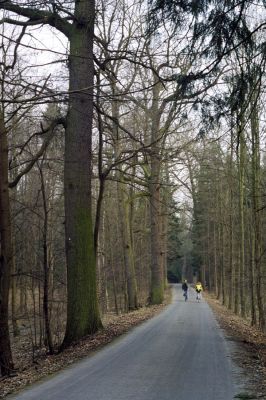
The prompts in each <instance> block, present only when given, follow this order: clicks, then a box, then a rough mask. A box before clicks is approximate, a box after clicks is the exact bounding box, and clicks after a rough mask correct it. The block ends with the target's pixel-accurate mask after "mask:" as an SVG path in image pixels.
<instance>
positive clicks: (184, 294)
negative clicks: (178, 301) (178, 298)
mask: <svg viewBox="0 0 266 400" xmlns="http://www.w3.org/2000/svg"><path fill="white" fill-rule="evenodd" d="M183 296H184V297H185V301H187V290H184V293H183Z"/></svg>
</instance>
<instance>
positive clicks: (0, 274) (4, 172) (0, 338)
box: [0, 109, 13, 376]
mask: <svg viewBox="0 0 266 400" xmlns="http://www.w3.org/2000/svg"><path fill="white" fill-rule="evenodd" d="M12 260H13V251H12V232H11V215H10V200H9V189H8V144H7V131H6V128H5V123H4V115H3V112H2V110H1V109H0V368H1V374H2V375H3V376H5V375H10V373H11V372H12V369H13V360H12V353H11V346H10V337H9V329H8V297H9V296H8V295H9V284H10V273H11V270H12V262H13V261H12Z"/></svg>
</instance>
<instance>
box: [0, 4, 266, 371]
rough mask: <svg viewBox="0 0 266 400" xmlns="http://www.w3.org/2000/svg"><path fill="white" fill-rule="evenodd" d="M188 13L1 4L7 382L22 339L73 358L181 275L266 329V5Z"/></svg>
mask: <svg viewBox="0 0 266 400" xmlns="http://www.w3.org/2000/svg"><path fill="white" fill-rule="evenodd" d="M179 3H180V4H178V5H175V6H174V8H173V2H167V1H166V2H163V3H161V2H156V1H154V2H151V4H146V2H143V1H137V0H132V1H128V0H114V1H110V2H109V3H108V4H106V2H103V1H100V0H99V1H97V2H96V4H95V3H94V1H87V2H85V1H84V2H80V1H69V2H65V3H64V4H62V2H60V1H38V2H37V1H24V2H21V3H18V2H15V1H8V0H0V9H1V10H2V11H3V17H2V19H1V27H2V30H1V51H2V54H3V57H2V61H1V63H0V68H1V105H0V239H1V245H0V250H1V254H0V366H1V373H2V375H3V376H4V375H10V374H11V373H12V371H13V368H14V365H13V359H12V351H11V348H12V346H11V344H10V334H9V332H10V331H11V332H12V335H11V337H15V336H19V335H25V334H26V335H28V336H29V338H30V340H31V343H32V354H33V358H34V357H35V353H36V350H37V349H39V348H43V347H44V346H45V347H46V348H47V349H48V351H49V352H50V353H53V352H54V351H55V349H58V348H59V349H61V350H63V349H64V348H65V347H66V346H69V345H70V344H71V343H73V342H74V341H76V340H78V339H80V338H81V337H83V336H85V335H88V334H91V333H94V332H95V331H97V330H98V329H99V328H100V327H101V326H102V322H101V319H102V316H103V315H104V314H105V313H106V312H110V311H112V312H113V311H115V312H116V313H121V312H127V311H129V310H132V309H136V308H138V307H141V306H143V305H145V304H147V303H153V304H157V303H161V302H162V300H163V295H164V289H165V285H166V278H167V269H171V270H172V271H173V272H174V273H176V274H177V275H179V276H180V277H181V275H182V274H183V276H185V275H186V276H189V275H190V276H191V278H192V277H193V273H194V274H195V273H197V274H198V275H201V279H202V280H203V281H204V282H206V285H208V287H209V288H210V289H211V290H214V291H216V294H217V296H219V297H220V298H221V299H222V300H223V302H224V303H225V304H226V305H228V306H229V307H231V308H233V309H234V311H235V312H236V313H241V314H242V315H243V316H247V317H249V316H251V319H252V323H253V324H256V325H258V326H260V328H261V329H265V319H264V312H265V309H264V306H263V302H264V301H265V298H264V297H263V296H265V295H264V293H265V255H264V253H265V249H264V243H265V240H264V236H265V223H263V217H264V215H265V212H264V206H263V199H264V197H263V196H264V193H263V182H264V180H265V179H264V178H265V177H264V175H265V167H264V164H263V160H262V159H261V154H263V152H262V151H263V146H264V142H263V139H264V137H263V132H264V125H263V121H262V120H261V116H262V113H263V101H264V93H263V90H262V89H263V82H264V78H265V76H264V62H265V43H263V37H262V36H261V30H262V29H263V27H264V25H265V24H264V22H263V21H260V20H259V19H256V18H255V19H254V18H251V17H252V16H254V15H256V14H254V13H256V12H257V11H258V10H260V11H261V12H260V15H264V14H263V13H264V5H263V2H262V3H258V4H257V5H256V7H255V6H254V5H252V2H249V1H242V2H234V1H230V2H219V4H217V2H216V1H213V2H212V1H210V2H204V1H199V2H197V4H195V2H190V1H181V2H179ZM207 3H208V4H207ZM229 3H230V4H229ZM148 6H149V7H148ZM208 6H209V7H210V8H209V7H208ZM147 16H148V18H147ZM222 22H223V24H221V23H222ZM47 27H50V29H51V32H50V33H49V35H51V37H52V36H54V37H59V38H60V40H61V42H62V46H64V47H65V48H64V50H63V51H61V52H60V51H58V49H56V48H55V49H54V51H53V50H51V49H47V48H45V46H42V45H40V43H39V42H38V41H37V34H38V33H40V34H41V33H42V31H43V30H45V31H46V32H48V28H47ZM222 28H223V29H222ZM155 31H156V32H157V33H156V34H155V33H154V32H155ZM36 32H37V34H36ZM254 38H255V39H254ZM47 50H48V51H49V54H50V53H51V54H53V55H52V56H50V59H49V61H47V62H42V61H39V59H38V58H39V57H41V56H42V54H43V53H44V52H47V53H48V51H47ZM33 52H34V54H37V61H36V62H33V61H32V60H31V59H29V57H27V53H29V56H30V55H32V56H33ZM40 60H41V58H40ZM42 60H43V58H42ZM49 62H50V65H49ZM44 64H46V65H44ZM57 64H59V65H60V68H61V69H60V72H59V73H58V70H56V67H55V65H57ZM35 71H38V76H36V75H37V74H36V73H35ZM47 71H48V72H47ZM58 75H59V76H58ZM35 76H36V78H35ZM58 79H60V82H59V81H58ZM218 88H219V90H218ZM181 189H182V190H183V191H184V194H183V196H182V197H181V200H178V201H177V196H176V193H177V192H178V193H180V190H181ZM187 197H189V198H190V200H188V201H185V200H184V199H186V198H187ZM9 317H10V318H9Z"/></svg>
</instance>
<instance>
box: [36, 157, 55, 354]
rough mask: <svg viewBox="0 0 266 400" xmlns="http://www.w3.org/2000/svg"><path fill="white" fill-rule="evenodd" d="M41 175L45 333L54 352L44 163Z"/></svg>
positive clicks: (49, 346) (49, 347)
mask: <svg viewBox="0 0 266 400" xmlns="http://www.w3.org/2000/svg"><path fill="white" fill-rule="evenodd" d="M39 171H40V177H41V191H42V199H43V214H44V220H43V316H44V323H45V334H46V340H47V345H48V349H49V353H50V354H53V353H54V347H53V340H52V334H51V327H50V316H49V265H48V248H47V235H48V209H47V200H46V193H45V184H44V178H43V171H42V165H41V166H40V168H39Z"/></svg>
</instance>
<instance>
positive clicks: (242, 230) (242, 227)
mask: <svg viewBox="0 0 266 400" xmlns="http://www.w3.org/2000/svg"><path fill="white" fill-rule="evenodd" d="M242 118H243V117H241V122H240V127H239V155H238V156H239V161H238V175H239V222H240V238H239V239H240V240H239V246H240V248H239V253H240V281H239V285H240V305H241V309H240V310H241V316H242V317H245V315H246V299H245V295H246V293H245V282H246V274H245V272H246V270H245V219H244V192H245V188H244V186H245V160H246V156H245V155H246V143H245V138H244V131H243V123H242Z"/></svg>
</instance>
